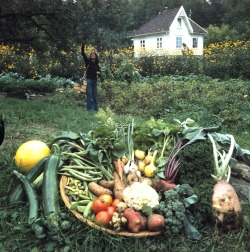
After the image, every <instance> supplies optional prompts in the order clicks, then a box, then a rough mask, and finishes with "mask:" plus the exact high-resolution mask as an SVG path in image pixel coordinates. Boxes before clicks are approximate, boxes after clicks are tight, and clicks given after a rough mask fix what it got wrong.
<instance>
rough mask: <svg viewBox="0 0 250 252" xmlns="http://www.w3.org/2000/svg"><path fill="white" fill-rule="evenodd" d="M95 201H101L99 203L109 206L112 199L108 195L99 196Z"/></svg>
mask: <svg viewBox="0 0 250 252" xmlns="http://www.w3.org/2000/svg"><path fill="white" fill-rule="evenodd" d="M97 199H99V200H101V202H103V203H105V204H107V205H108V206H111V204H112V201H113V198H112V196H111V195H109V194H101V195H100V196H99V197H98V198H97Z"/></svg>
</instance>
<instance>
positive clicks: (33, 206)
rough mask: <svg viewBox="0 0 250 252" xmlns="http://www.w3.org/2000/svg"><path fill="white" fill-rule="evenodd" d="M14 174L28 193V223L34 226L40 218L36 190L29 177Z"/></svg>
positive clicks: (15, 172)
mask: <svg viewBox="0 0 250 252" xmlns="http://www.w3.org/2000/svg"><path fill="white" fill-rule="evenodd" d="M13 173H14V174H15V175H16V176H17V178H18V179H19V180H20V182H21V184H22V187H23V189H24V191H25V193H26V196H27V199H28V203H29V218H28V223H29V224H30V225H31V224H33V223H34V222H35V221H36V220H37V217H38V206H39V203H38V197H37V194H36V191H35V189H34V188H33V187H32V185H31V183H30V181H29V180H28V179H27V176H25V175H23V174H21V173H20V172H18V171H13Z"/></svg>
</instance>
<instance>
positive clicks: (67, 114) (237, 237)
mask: <svg viewBox="0 0 250 252" xmlns="http://www.w3.org/2000/svg"><path fill="white" fill-rule="evenodd" d="M60 97H61V96H60ZM63 99H66V98H65V97H64V98H63ZM63 99H62V100H60V101H59V100H58V97H57V96H55V97H53V96H45V97H42V98H38V99H34V100H20V99H14V98H6V97H1V99H0V114H3V116H4V121H5V129H6V134H5V140H4V143H3V144H2V146H1V147H0V167H1V175H0V183H1V188H0V251H1V252H5V251H6V252H9V251H22V252H25V251H27V252H28V251H32V252H40V251H43V252H47V251H60V252H61V251H65V252H66V251H74V252H75V251H93V252H96V251H104V252H105V251H119V252H121V251H138V252H140V251H162V252H163V251H171V252H175V251H176V252H177V251H178V252H189V251H204V252H207V251H214V252H217V251H230V252H233V251H235V252H236V251H237V252H246V251H249V250H250V242H249V238H250V224H249V226H247V225H245V228H243V229H241V230H238V231H232V232H229V233H222V232H220V231H219V230H218V229H217V228H215V227H213V226H204V227H203V228H202V230H200V232H201V234H202V238H201V240H200V241H192V240H190V239H187V238H186V236H185V234H180V235H178V236H174V237H169V236H165V235H158V236H155V237H147V238H127V237H119V236H113V235H109V234H107V233H105V232H102V231H98V230H95V229H93V228H91V227H88V226H87V225H86V224H84V223H81V222H80V221H79V220H78V219H76V218H75V216H73V215H72V214H71V213H70V212H69V211H68V209H67V208H66V207H65V205H64V203H63V202H62V201H60V204H61V211H62V212H63V213H65V215H66V218H67V219H68V220H69V221H70V223H71V228H70V229H69V230H66V231H63V230H60V231H59V232H58V233H57V235H56V236H53V237H51V236H49V234H47V235H46V236H45V237H37V235H36V234H35V231H34V230H32V229H31V228H30V226H29V225H28V224H27V215H28V205H27V203H24V204H21V205H10V204H9V203H8V197H9V195H10V193H11V192H12V190H13V188H14V187H15V183H17V181H16V180H15V179H14V177H13V175H12V171H13V170H15V169H16V167H15V165H14V162H13V157H14V155H15V152H16V150H17V148H18V146H19V145H20V144H21V143H23V142H25V141H27V140H31V139H38V140H42V141H44V142H47V141H49V138H50V136H51V135H52V134H53V133H55V132H58V131H61V130H69V131H73V132H77V133H79V132H88V131H89V130H91V129H94V128H95V127H96V126H97V123H98V119H97V117H96V114H95V113H92V112H87V111H86V110H85V108H84V107H83V104H80V105H79V102H78V103H77V104H76V105H75V106H68V104H67V103H66V101H65V100H63ZM246 103H247V104H248V103H249V101H246ZM181 113H183V111H181ZM180 115H181V116H183V114H180ZM170 116H171V115H170ZM172 116H175V118H178V114H176V112H175V115H172ZM188 117H189V115H188V114H186V118H188ZM125 118H127V115H118V114H117V115H116V119H117V120H118V121H122V120H124V119H125ZM135 120H136V121H138V122H139V121H140V122H141V121H143V120H144V118H142V117H139V116H137V117H136V118H135ZM225 130H226V131H228V133H231V134H234V135H235V138H236V140H237V142H238V143H239V144H240V145H241V147H242V148H245V149H250V145H249V143H250V141H249V140H250V135H249V134H250V132H249V131H247V130H245V129H244V130H243V131H241V130H239V129H237V130H235V128H234V127H232V129H231V128H229V127H226V129H225V128H224V131H225ZM39 195H40V197H41V193H39ZM244 203H245V204H246V205H245V206H246V209H245V213H246V215H247V216H248V218H250V212H249V206H250V202H248V201H247V200H246V199H245V198H244Z"/></svg>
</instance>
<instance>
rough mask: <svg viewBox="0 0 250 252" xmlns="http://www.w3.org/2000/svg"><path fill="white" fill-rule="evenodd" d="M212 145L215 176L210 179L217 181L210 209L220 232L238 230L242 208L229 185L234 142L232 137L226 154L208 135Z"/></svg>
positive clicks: (240, 223)
mask: <svg viewBox="0 0 250 252" xmlns="http://www.w3.org/2000/svg"><path fill="white" fill-rule="evenodd" d="M208 137H209V139H210V141H211V142H212V145H213V156H214V168H215V174H213V175H212V177H213V178H214V179H215V180H216V181H217V183H216V184H215V185H214V187H213V197H212V209H213V215H214V218H215V221H216V223H217V224H218V226H219V227H220V228H221V229H222V230H226V231H228V230H233V229H238V228H240V226H241V225H242V208H241V203H240V200H239V198H238V195H237V193H236V191H235V190H234V188H233V187H232V185H230V183H229V180H230V175H231V167H230V166H229V161H230V159H231V156H232V154H233V151H234V145H235V140H234V137H233V136H232V135H229V137H230V138H231V144H230V148H229V151H228V153H225V151H223V153H220V152H219V151H218V149H217V147H216V144H215V140H214V139H213V137H212V135H210V134H209V133H208Z"/></svg>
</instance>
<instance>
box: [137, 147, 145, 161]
mask: <svg viewBox="0 0 250 252" xmlns="http://www.w3.org/2000/svg"><path fill="white" fill-rule="evenodd" d="M135 157H136V158H137V159H139V160H143V159H144V158H145V152H144V151H142V150H138V149H137V150H135Z"/></svg>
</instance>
